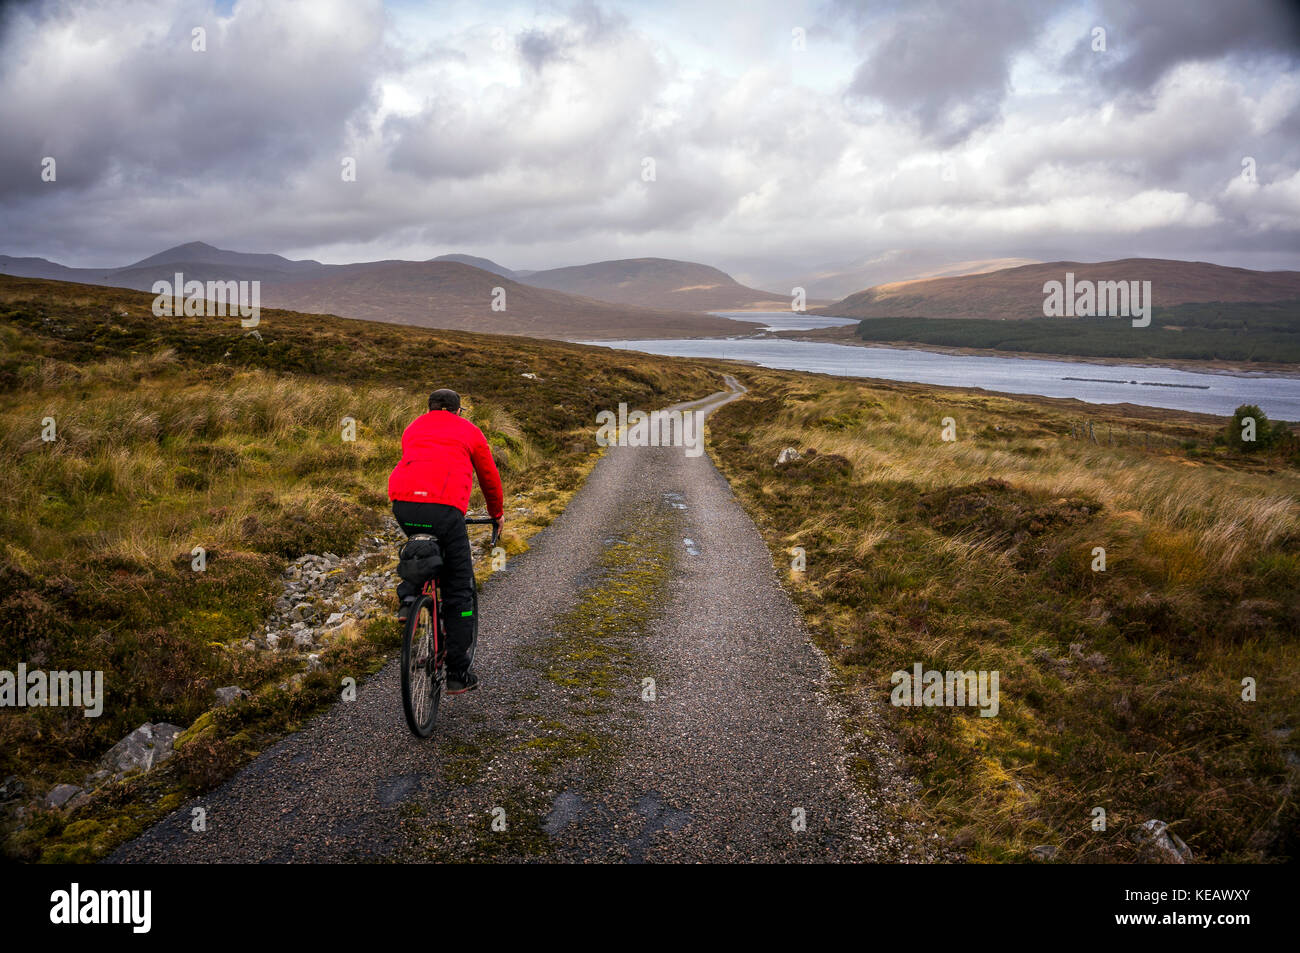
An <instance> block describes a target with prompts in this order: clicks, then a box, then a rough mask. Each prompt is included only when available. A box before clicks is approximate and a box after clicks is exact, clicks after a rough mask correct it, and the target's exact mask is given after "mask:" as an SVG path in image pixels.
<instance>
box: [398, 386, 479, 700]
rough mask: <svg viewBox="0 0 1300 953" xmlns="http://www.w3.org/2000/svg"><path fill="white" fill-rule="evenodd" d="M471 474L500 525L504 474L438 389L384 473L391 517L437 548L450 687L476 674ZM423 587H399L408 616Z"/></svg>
mask: <svg viewBox="0 0 1300 953" xmlns="http://www.w3.org/2000/svg"><path fill="white" fill-rule="evenodd" d="M474 474H478V483H479V487H480V488H481V489H482V490H483V498H484V499H485V500H486V501H487V509H488V515H489V516H490V517H492V521H493V526H494V527H495V529H496V531H497V532H498V533H500V532H501V530H502V528H503V527H504V526H505V513H504V510H503V507H502V503H503V494H502V490H501V477H500V475H499V474H498V473H497V467H496V462H495V461H494V460H493V459H492V450H491V448H490V447H489V446H488V442H487V438H485V437H484V436H483V431H481V430H479V429H478V427H476V426H474V424H473V423H471V422H470V421H469V420H466V419H465V418H464V417H462V416H461V415H460V395H459V394H457V393H456V392H455V391H454V390H445V389H444V390H436V391H434V392H433V393H432V394H431V395H429V412H428V413H427V414H421V415H420V416H419V417H417V418H415V420H413V421H412V422H411V424H410V426H408V427H407V428H406V430H405V431H404V432H403V433H402V459H401V461H400V462H399V463H398V464H397V466H396V467H394V468H393V472H392V474H390V475H389V477H388V498H389V500H391V501H392V503H393V516H395V517H397V522H398V524H399V525H400V526H401V527H402V530H403V531H404V532H405V533H406V535H407V536H413V535H415V534H416V533H428V534H429V535H431V536H434V537H436V538H437V540H438V545H439V546H440V548H441V549H442V559H443V566H442V573H441V588H442V599H443V610H444V617H445V619H446V626H447V631H446V640H447V686H446V687H447V693H448V694H449V695H459V694H461V693H462V692H467V691H470V690H472V689H475V688H478V676H477V675H476V674H475V673H474V667H473V662H474V618H473V613H474V564H473V561H472V559H471V556H470V549H469V534H468V532H467V531H466V529H465V512H466V510H468V509H469V496H470V491H471V490H473V488H474ZM419 593H420V590H419V587H418V586H416V585H415V584H414V583H409V582H406V581H405V580H403V582H402V583H401V585H399V586H398V587H397V598H398V601H399V603H400V606H401V608H399V609H398V616H397V617H398V619H400V620H401V621H403V622H405V621H406V618H407V616H408V614H409V612H410V607H411V604H412V603H413V602H414V601H415V597H416V596H418V595H419Z"/></svg>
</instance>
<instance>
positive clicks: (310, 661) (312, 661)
mask: <svg viewBox="0 0 1300 953" xmlns="http://www.w3.org/2000/svg"><path fill="white" fill-rule="evenodd" d="M320 667H321V662H320V656H319V655H315V654H313V655H308V656H307V671H309V672H314V671H316V669H318V668H320ZM295 678H297V679H298V680H299V681H301V680H302V673H301V672H299V673H298V674H297V675H296V676H295Z"/></svg>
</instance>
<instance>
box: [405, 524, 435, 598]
mask: <svg viewBox="0 0 1300 953" xmlns="http://www.w3.org/2000/svg"><path fill="white" fill-rule="evenodd" d="M397 559H398V562H397V574H398V575H399V576H401V577H402V578H403V579H404V580H406V581H407V582H409V583H414V584H415V585H417V586H423V585H424V584H425V583H426V582H428V581H429V580H430V579H432V578H433V577H434V576H436V575H438V570H440V569H442V549H441V548H440V547H439V546H438V541H437V540H436V539H434V538H433V537H432V536H413V537H411V538H410V539H408V540H407V541H406V542H405V543H403V544H402V548H401V551H400V552H398V554H397Z"/></svg>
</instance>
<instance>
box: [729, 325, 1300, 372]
mask: <svg viewBox="0 0 1300 953" xmlns="http://www.w3.org/2000/svg"><path fill="white" fill-rule="evenodd" d="M853 330H855V329H854V326H853V325H842V326H841V327H838V328H814V329H810V330H806V331H776V332H772V333H771V334H770V336H771V337H774V338H779V339H782V340H791V341H809V342H813V343H821V344H845V345H849V346H851V347H882V348H893V349H895V350H907V351H930V352H931V353H934V354H957V355H965V356H968V357H1007V358H1017V359H1021V360H1031V361H1032V360H1038V361H1061V362H1065V363H1070V364H1100V365H1105V366H1110V367H1155V368H1165V369H1166V370H1174V371H1195V372H1198V373H1201V374H1222V375H1225V376H1228V377H1288V378H1300V367H1297V366H1296V365H1295V364H1284V363H1281V362H1274V361H1268V362H1261V361H1222V360H1211V361H1198V360H1192V359H1189V358H1169V359H1168V360H1154V359H1152V358H1145V357H1089V356H1086V355H1082V354H1048V353H1044V352H1041V351H1003V350H999V349H996V348H988V347H953V346H948V345H942V344H919V343H917V342H915V341H864V340H862V339H861V338H859V337H857V336H856V335H855V334H854V333H853ZM846 332H847V333H846ZM765 336H768V335H755V337H765Z"/></svg>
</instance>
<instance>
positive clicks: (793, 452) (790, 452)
mask: <svg viewBox="0 0 1300 953" xmlns="http://www.w3.org/2000/svg"><path fill="white" fill-rule="evenodd" d="M802 459H803V454H802V453H800V452H799V451H798V450H797V449H796V448H794V447H786V448H785V449H784V450H782V451H781V453H780V455H779V456H778V457H777V458H776V465H777V466H778V467H780V466H785V464H787V463H793V462H794V461H796V460H802Z"/></svg>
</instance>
